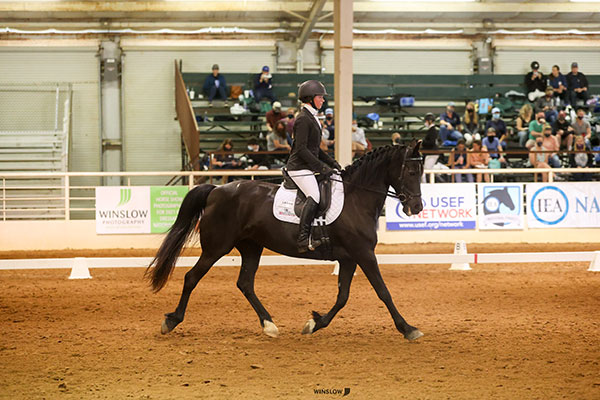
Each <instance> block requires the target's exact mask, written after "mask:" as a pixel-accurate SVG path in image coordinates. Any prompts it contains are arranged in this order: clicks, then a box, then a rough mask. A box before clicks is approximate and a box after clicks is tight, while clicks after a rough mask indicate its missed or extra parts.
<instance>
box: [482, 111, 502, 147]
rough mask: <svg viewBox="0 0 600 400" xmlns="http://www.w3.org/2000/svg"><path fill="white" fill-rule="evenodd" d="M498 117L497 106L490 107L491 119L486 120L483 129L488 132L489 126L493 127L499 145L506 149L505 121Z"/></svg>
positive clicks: (499, 115)
mask: <svg viewBox="0 0 600 400" xmlns="http://www.w3.org/2000/svg"><path fill="white" fill-rule="evenodd" d="M500 117H501V113H500V109H499V108H498V107H494V108H492V119H491V120H489V121H488V122H486V124H485V131H486V132H489V129H490V128H494V132H495V136H496V138H497V139H498V141H499V142H500V145H501V146H502V147H503V148H504V149H506V123H505V122H504V121H503V120H502V118H500ZM484 145H485V143H484ZM488 148H489V147H488Z"/></svg>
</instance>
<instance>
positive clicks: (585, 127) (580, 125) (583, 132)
mask: <svg viewBox="0 0 600 400" xmlns="http://www.w3.org/2000/svg"><path fill="white" fill-rule="evenodd" d="M584 118H585V110H584V109H583V108H581V107H580V108H578V109H577V118H576V119H575V121H574V122H573V123H572V124H571V127H572V128H573V135H574V136H583V140H584V142H585V147H586V149H588V150H589V149H590V148H591V144H590V139H591V137H592V126H591V125H590V123H589V122H587V121H586V120H585V119H584Z"/></svg>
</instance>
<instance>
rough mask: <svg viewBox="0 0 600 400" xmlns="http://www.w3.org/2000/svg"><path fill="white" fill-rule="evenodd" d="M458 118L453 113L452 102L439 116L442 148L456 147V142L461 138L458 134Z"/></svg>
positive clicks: (459, 128) (461, 135) (459, 127)
mask: <svg viewBox="0 0 600 400" xmlns="http://www.w3.org/2000/svg"><path fill="white" fill-rule="evenodd" d="M460 130H461V125H460V117H459V116H458V114H456V113H455V112H454V102H453V101H451V102H450V103H448V105H447V106H446V112H445V113H443V114H442V115H440V140H441V141H442V146H456V142H457V141H458V140H459V139H462V138H463V134H462V133H460Z"/></svg>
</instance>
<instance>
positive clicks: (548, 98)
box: [535, 86, 558, 123]
mask: <svg viewBox="0 0 600 400" xmlns="http://www.w3.org/2000/svg"><path fill="white" fill-rule="evenodd" d="M557 106H558V99H557V98H556V97H554V89H553V88H552V86H548V87H547V88H546V94H545V95H544V97H540V98H539V99H537V101H536V102H535V112H540V111H542V112H543V113H544V118H545V119H546V122H549V123H553V122H554V121H556V118H557V117H558V111H557V110H556V108H557Z"/></svg>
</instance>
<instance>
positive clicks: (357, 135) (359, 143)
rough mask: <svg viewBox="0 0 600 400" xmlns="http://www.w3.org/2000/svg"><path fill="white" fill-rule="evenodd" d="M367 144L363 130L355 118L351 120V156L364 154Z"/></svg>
mask: <svg viewBox="0 0 600 400" xmlns="http://www.w3.org/2000/svg"><path fill="white" fill-rule="evenodd" d="M368 146H369V144H368V143H367V138H366V136H365V130H364V129H363V128H359V126H358V124H357V123H356V120H352V157H356V156H357V155H358V156H362V155H363V154H365V150H367V147H368Z"/></svg>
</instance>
